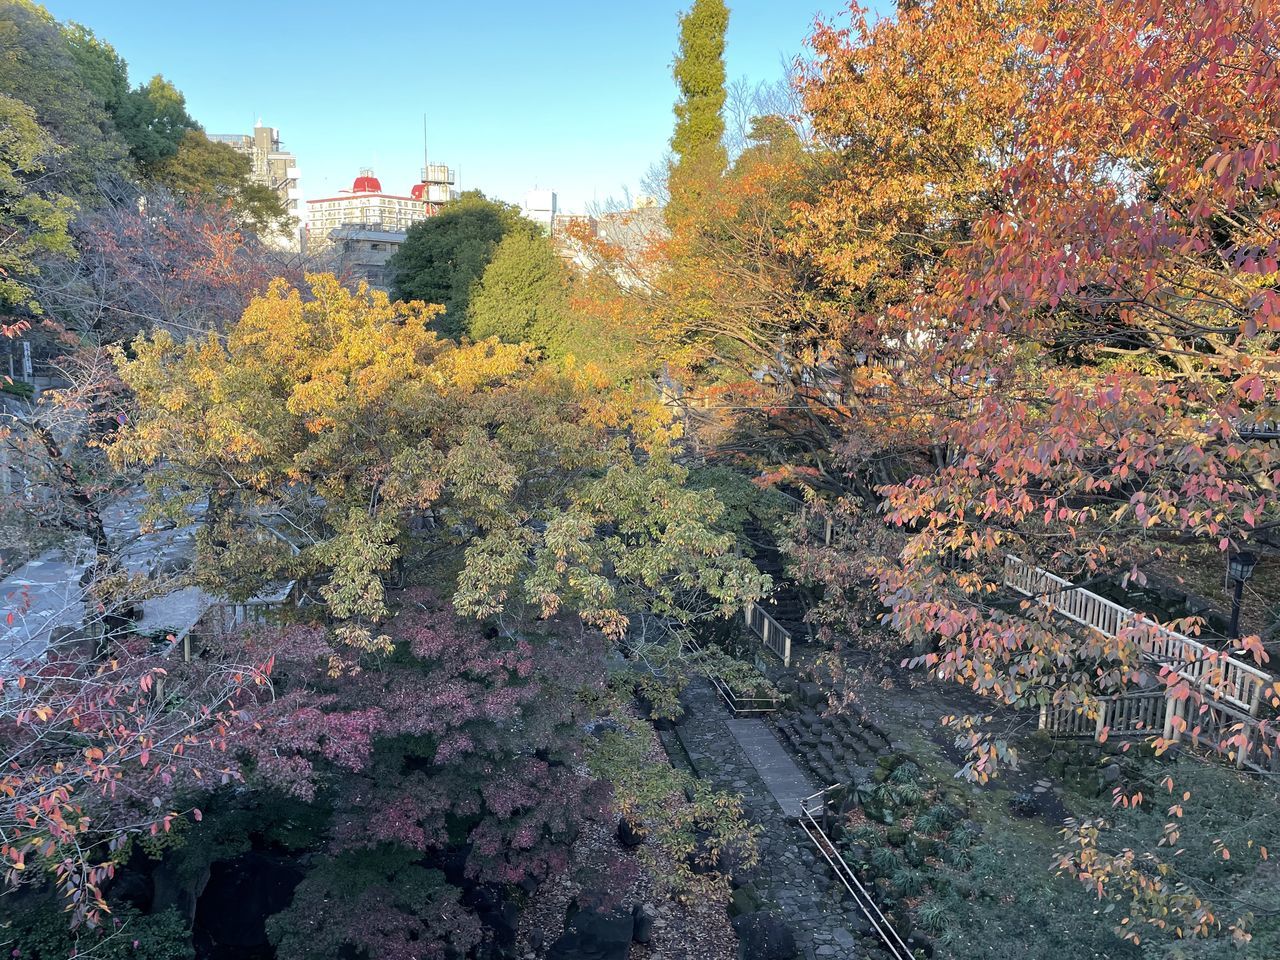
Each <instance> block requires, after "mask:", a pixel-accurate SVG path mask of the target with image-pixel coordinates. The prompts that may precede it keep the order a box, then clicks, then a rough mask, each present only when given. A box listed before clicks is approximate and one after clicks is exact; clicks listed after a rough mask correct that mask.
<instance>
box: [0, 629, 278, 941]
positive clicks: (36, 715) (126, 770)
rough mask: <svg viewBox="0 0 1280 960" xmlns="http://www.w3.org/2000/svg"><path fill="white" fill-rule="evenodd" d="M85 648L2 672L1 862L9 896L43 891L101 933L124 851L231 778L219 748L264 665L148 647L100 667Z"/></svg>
mask: <svg viewBox="0 0 1280 960" xmlns="http://www.w3.org/2000/svg"><path fill="white" fill-rule="evenodd" d="M9 616H10V617H12V616H13V613H12V611H10V613H9ZM100 622H101V620H100V618H99V617H97V616H91V617H90V618H88V619H87V620H86V621H85V623H84V626H83V629H84V630H85V631H89V632H90V634H91V632H92V628H93V626H94V624H96V623H100ZM10 623H12V620H10ZM84 647H85V643H84V640H83V639H82V638H80V637H77V636H71V637H69V638H66V639H63V640H60V641H59V640H55V641H54V642H53V643H52V644H51V645H50V647H49V648H48V649H47V650H46V651H44V652H43V653H42V654H41V656H40V657H39V658H38V659H36V660H31V661H25V660H21V659H17V660H15V661H13V662H11V663H10V665H9V667H8V669H7V671H6V676H5V678H4V691H5V715H4V723H3V727H2V728H0V753H2V754H3V756H4V758H5V769H4V773H3V775H0V795H2V796H3V802H2V803H0V857H3V863H4V877H5V880H6V881H7V882H8V883H9V884H11V885H19V884H22V883H28V882H40V881H42V880H44V879H45V878H46V877H51V878H52V879H54V880H55V881H56V883H57V885H58V888H59V890H60V892H61V893H62V894H63V896H64V897H65V898H66V900H67V907H68V909H69V910H70V912H71V916H72V920H73V922H77V923H78V922H88V923H90V924H97V923H98V922H100V921H101V919H102V915H103V913H104V911H106V910H107V909H108V907H107V904H106V902H105V900H104V899H103V895H102V888H103V884H104V883H105V882H106V881H107V880H108V879H109V878H111V877H112V876H114V874H115V872H116V870H117V869H118V868H119V866H120V863H121V859H120V858H121V854H122V851H125V850H127V848H128V845H129V843H130V841H132V840H134V839H136V838H138V837H143V836H149V835H153V834H155V833H157V832H163V831H167V830H169V829H170V827H171V825H172V824H173V822H174V821H175V819H177V818H179V817H182V816H184V815H187V814H194V816H195V817H196V818H197V819H198V818H199V815H200V814H199V811H198V810H194V811H193V810H192V809H191V808H190V807H189V806H186V805H184V799H185V797H186V796H190V795H191V793H192V791H195V790H199V789H200V787H201V785H202V784H208V785H216V784H217V783H219V782H225V780H226V779H228V778H231V777H233V776H235V775H236V774H237V771H236V768H235V765H234V763H232V762H231V761H230V760H229V759H228V758H227V757H226V756H225V754H224V751H225V749H226V743H227V735H228V732H229V731H230V730H231V728H232V727H233V726H234V723H235V722H236V708H237V704H238V703H241V702H245V701H247V700H248V699H249V693H248V692H247V691H248V690H249V689H251V688H253V687H254V686H257V685H262V684H265V683H266V682H268V670H269V664H259V665H255V664H252V663H248V662H246V661H243V660H242V661H240V662H239V663H236V662H235V661H229V662H222V663H217V664H203V665H202V664H195V665H182V664H175V663H174V662H173V661H170V660H168V659H167V658H165V657H164V656H163V654H162V653H160V652H158V651H156V650H155V649H154V648H152V647H151V646H150V644H149V643H148V642H147V641H145V640H132V641H124V642H121V643H113V644H112V645H111V646H110V648H109V650H108V656H106V657H104V658H97V657H92V656H86V655H85V652H84Z"/></svg>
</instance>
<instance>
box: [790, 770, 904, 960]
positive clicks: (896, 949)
mask: <svg viewBox="0 0 1280 960" xmlns="http://www.w3.org/2000/svg"><path fill="white" fill-rule="evenodd" d="M830 790H831V788H830V787H827V788H826V789H825V790H821V791H819V792H818V793H815V794H814V795H813V796H811V797H806V798H805V799H803V800H801V801H800V818H799V819H800V827H801V829H803V830H804V832H805V833H806V834H808V836H809V839H810V840H812V841H813V843H814V845H815V846H816V847H817V848H818V852H819V853H821V854H822V856H823V859H825V860H826V861H827V863H828V864H829V865H830V867H831V869H832V870H833V871H835V874H836V876H837V877H838V878H839V880H840V882H841V883H843V884H844V888H845V890H847V891H848V892H849V896H851V897H852V898H853V901H854V903H856V904H857V905H858V909H859V910H861V911H862V915H863V916H864V917H866V918H867V921H868V922H869V923H870V924H871V929H872V930H874V931H875V932H876V936H878V937H879V938H880V941H881V942H882V943H883V944H884V945H885V947H887V948H888V950H889V953H890V954H892V956H893V960H912V958H913V955H912V953H911V950H910V948H909V947H908V946H907V945H906V943H904V942H903V940H902V937H901V936H899V934H898V931H897V930H895V929H894V928H893V924H891V923H890V922H889V920H888V918H887V917H886V916H885V915H884V913H883V912H882V911H881V910H880V907H879V906H877V905H876V902H875V900H874V899H873V898H872V896H871V894H870V893H868V892H867V888H866V887H864V886H863V885H862V881H860V880H859V879H858V875H857V873H856V872H855V871H854V869H853V868H852V867H851V866H849V864H848V862H847V861H846V860H845V859H844V856H843V855H842V854H841V853H840V850H839V848H837V847H836V845H835V844H834V843H833V842H832V841H831V838H830V837H828V836H827V835H826V833H825V832H824V831H823V829H822V825H821V824H820V823H818V821H817V819H816V818H815V817H814V813H815V812H816V813H823V812H825V810H826V806H827V793H828V791H830ZM815 801H816V804H815Z"/></svg>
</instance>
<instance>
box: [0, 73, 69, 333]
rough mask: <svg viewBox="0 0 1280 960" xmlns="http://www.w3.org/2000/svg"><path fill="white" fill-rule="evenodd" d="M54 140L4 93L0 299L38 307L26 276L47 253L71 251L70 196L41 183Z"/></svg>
mask: <svg viewBox="0 0 1280 960" xmlns="http://www.w3.org/2000/svg"><path fill="white" fill-rule="evenodd" d="M53 152H54V146H53V143H52V141H50V139H49V137H48V136H47V135H46V134H45V132H44V131H43V130H41V129H40V125H39V124H38V123H36V118H35V113H34V112H33V111H32V109H31V108H30V107H28V106H27V105H26V104H24V103H20V102H18V101H17V100H14V99H13V98H12V97H6V96H4V95H3V94H0V305H6V304H7V305H9V306H21V307H25V308H26V309H28V310H33V311H34V310H36V309H37V304H36V302H35V298H34V297H33V295H32V292H31V290H30V288H29V287H28V286H27V281H28V280H30V279H31V278H32V277H34V276H35V275H36V274H37V273H38V272H39V268H38V267H37V265H36V262H35V261H36V259H37V258H38V257H40V256H41V255H46V254H70V253H72V249H71V238H70V236H69V235H68V233H67V226H68V223H69V222H70V219H71V212H72V209H73V204H72V202H71V201H70V200H69V199H67V198H66V197H63V196H60V195H58V194H50V193H46V192H43V191H42V190H41V189H40V187H39V183H40V181H41V178H42V174H43V173H44V170H45V163H46V161H47V160H48V158H49V157H50V156H51V155H52V154H53Z"/></svg>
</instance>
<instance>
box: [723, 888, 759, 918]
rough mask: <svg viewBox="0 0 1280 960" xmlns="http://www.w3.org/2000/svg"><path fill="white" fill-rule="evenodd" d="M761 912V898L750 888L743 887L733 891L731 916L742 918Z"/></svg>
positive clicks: (730, 904) (730, 905) (730, 900)
mask: <svg viewBox="0 0 1280 960" xmlns="http://www.w3.org/2000/svg"><path fill="white" fill-rule="evenodd" d="M759 910H760V897H759V896H757V895H756V892H755V891H754V890H752V889H751V888H750V887H741V888H739V889H737V890H735V891H733V896H731V897H730V898H729V916H731V917H741V916H745V915H747V914H749V913H757V912H758V911H759Z"/></svg>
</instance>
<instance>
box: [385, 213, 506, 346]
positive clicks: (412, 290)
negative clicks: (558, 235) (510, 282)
mask: <svg viewBox="0 0 1280 960" xmlns="http://www.w3.org/2000/svg"><path fill="white" fill-rule="evenodd" d="M518 220H519V214H518V213H517V211H516V210H515V208H514V207H511V206H509V205H507V204H504V203H498V202H496V201H493V200H489V199H487V198H486V197H485V195H484V194H483V193H480V192H479V191H473V192H468V193H466V194H463V196H462V197H461V198H460V199H458V200H456V201H454V202H453V203H451V204H449V205H448V206H447V207H446V208H445V209H444V210H443V211H442V212H441V213H439V214H437V215H436V216H434V217H431V218H430V219H429V220H424V221H423V222H422V223H418V224H415V225H414V226H413V227H412V228H411V229H410V230H409V235H408V237H407V238H406V239H405V242H404V243H403V244H402V245H401V246H400V249H399V251H397V253H396V255H395V256H394V257H393V258H392V259H391V274H392V282H393V284H394V292H395V296H396V297H397V298H399V299H401V300H422V301H423V302H425V303H436V304H440V305H441V306H443V307H444V308H445V312H444V314H443V315H442V316H441V317H440V318H439V319H438V320H437V321H436V323H435V327H436V329H437V330H439V331H440V332H441V333H443V334H444V335H445V336H449V337H454V338H457V337H459V336H461V335H462V334H463V333H464V332H465V330H466V322H467V307H468V304H469V303H470V300H471V294H472V289H473V288H474V287H475V286H476V284H477V283H478V282H479V280H480V278H481V277H482V276H483V275H484V271H485V268H486V267H487V266H488V265H489V261H490V260H492V259H493V255H494V252H495V251H496V250H497V249H498V244H499V243H501V242H502V238H503V237H505V236H506V235H507V232H508V231H509V230H511V228H512V227H513V226H514V225H515V224H516V223H517V221H518Z"/></svg>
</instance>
